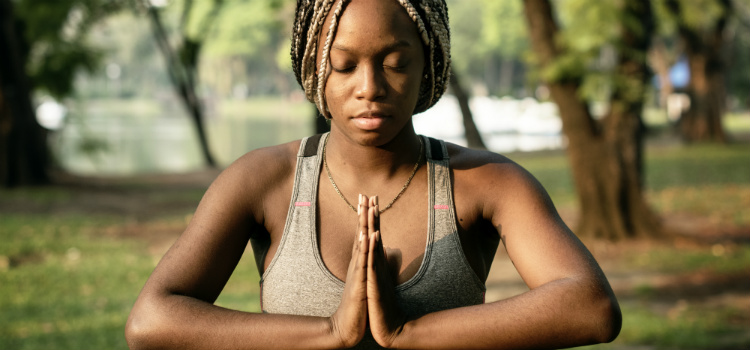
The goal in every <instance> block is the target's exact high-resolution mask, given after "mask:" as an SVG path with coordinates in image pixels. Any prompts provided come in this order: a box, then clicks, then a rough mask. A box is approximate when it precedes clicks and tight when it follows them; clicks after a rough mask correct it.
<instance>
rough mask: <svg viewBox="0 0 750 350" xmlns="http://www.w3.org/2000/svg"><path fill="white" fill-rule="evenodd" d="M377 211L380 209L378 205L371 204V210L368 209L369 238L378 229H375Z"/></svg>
mask: <svg viewBox="0 0 750 350" xmlns="http://www.w3.org/2000/svg"><path fill="white" fill-rule="evenodd" d="M371 202H372V201H371ZM377 211H378V207H377V206H371V207H370V208H369V210H368V211H367V237H368V238H370V237H372V235H373V234H374V233H375V231H377V230H376V229H375V220H376V219H375V217H376V216H377V215H378V213H377Z"/></svg>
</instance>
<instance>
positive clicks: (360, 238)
mask: <svg viewBox="0 0 750 350" xmlns="http://www.w3.org/2000/svg"><path fill="white" fill-rule="evenodd" d="M363 238H365V232H364V231H359V241H360V242H362V239H363Z"/></svg>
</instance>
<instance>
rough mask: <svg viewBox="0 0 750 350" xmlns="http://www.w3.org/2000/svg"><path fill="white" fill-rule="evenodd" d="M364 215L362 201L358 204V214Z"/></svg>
mask: <svg viewBox="0 0 750 350" xmlns="http://www.w3.org/2000/svg"><path fill="white" fill-rule="evenodd" d="M359 215H362V203H360V204H357V216H359Z"/></svg>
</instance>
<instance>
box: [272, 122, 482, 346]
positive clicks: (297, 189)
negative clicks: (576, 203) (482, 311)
mask: <svg viewBox="0 0 750 350" xmlns="http://www.w3.org/2000/svg"><path fill="white" fill-rule="evenodd" d="M326 137H328V134H322V135H315V136H311V137H309V138H306V139H303V140H302V144H301V145H300V150H299V153H298V154H297V170H296V174H295V178H294V190H293V192H292V199H291V202H290V205H289V212H288V214H287V219H286V225H285V227H284V233H283V236H282V238H281V242H280V244H279V247H278V250H277V251H276V254H275V256H274V257H273V260H272V261H271V263H270V265H269V266H268V268H267V269H266V271H265V272H264V273H263V276H262V278H261V282H260V283H261V309H262V310H263V312H267V313H278V314H294V315H309V316H323V317H327V316H330V315H332V314H333V313H334V312H335V311H336V309H337V308H338V306H339V303H340V301H341V295H342V293H343V291H344V282H343V281H341V280H339V279H338V278H337V277H336V276H334V275H333V274H332V273H331V272H330V271H329V270H328V268H326V266H325V265H324V264H323V259H322V258H321V256H320V249H319V248H318V244H317V242H318V241H317V239H316V238H317V237H316V234H317V233H316V230H315V227H316V225H315V217H316V215H315V210H316V205H315V203H316V196H317V189H318V179H319V178H320V170H321V163H322V156H321V153H322V150H323V145H324V144H325V142H324V141H325V138H326ZM421 137H423V140H424V142H425V145H426V147H425V151H426V153H427V154H426V155H427V157H426V158H427V166H428V170H427V172H428V177H429V185H428V190H429V196H428V197H429V203H427V204H428V205H427V208H425V209H427V210H429V215H428V217H429V221H428V230H427V232H426V239H427V245H426V248H425V253H424V258H423V260H422V264H421V266H420V267H419V270H418V271H417V273H416V275H414V277H412V278H411V279H409V280H408V281H406V282H404V283H402V284H400V285H398V286H396V296H397V298H398V302H399V304H400V306H401V308H402V310H403V311H404V312H405V313H406V314H408V315H411V316H421V315H424V314H427V313H430V312H435V311H439V310H445V309H452V308H457V307H461V306H467V305H476V304H481V303H483V302H484V292H485V286H484V283H482V281H481V280H480V279H479V278H478V277H477V275H476V274H475V273H474V270H472V269H471V267H470V266H469V263H468V261H467V260H466V257H465V256H464V253H463V249H462V248H461V242H460V240H459V237H458V231H457V229H456V220H455V211H454V207H453V197H452V190H451V182H450V170H449V164H448V161H449V159H448V152H447V149H446V148H445V144H444V143H443V142H442V141H438V140H435V139H432V138H429V137H424V136H421ZM358 347H363V348H370V347H377V344H375V343H374V342H373V341H372V337H371V336H370V335H369V332H368V336H366V337H365V339H364V340H363V343H360V346H358Z"/></svg>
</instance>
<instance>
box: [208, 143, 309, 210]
mask: <svg viewBox="0 0 750 350" xmlns="http://www.w3.org/2000/svg"><path fill="white" fill-rule="evenodd" d="M300 142H301V141H300V140H297V141H292V142H289V143H285V144H281V145H276V146H271V147H264V148H260V149H256V150H253V151H250V152H248V153H246V154H244V155H243V156H241V157H240V158H238V159H237V160H235V161H234V162H233V163H232V164H231V165H230V166H229V167H227V168H226V169H225V170H224V171H222V173H221V174H220V175H219V176H218V177H217V178H216V180H215V181H214V182H213V184H211V187H210V188H209V190H208V191H207V192H206V196H205V197H204V201H206V200H209V201H215V202H216V201H218V202H228V204H230V205H232V206H235V207H236V208H242V209H241V210H242V211H244V212H245V213H248V214H250V215H252V216H253V217H255V219H256V220H255V221H256V222H262V221H263V217H264V212H265V210H264V206H265V205H266V203H267V202H268V201H269V200H272V198H273V197H275V196H279V195H281V194H280V192H282V191H283V190H284V189H286V187H289V188H291V186H287V185H288V184H290V183H292V182H293V181H294V171H295V167H296V158H297V157H296V156H297V150H298V149H299V145H300ZM284 200H288V198H284Z"/></svg>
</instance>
